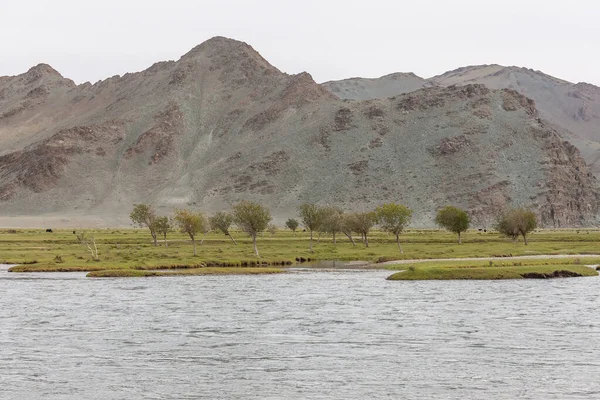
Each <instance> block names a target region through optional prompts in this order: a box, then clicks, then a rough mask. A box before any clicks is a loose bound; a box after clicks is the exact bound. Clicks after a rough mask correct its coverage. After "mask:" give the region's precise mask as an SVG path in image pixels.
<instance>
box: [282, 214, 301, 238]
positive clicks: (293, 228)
mask: <svg viewBox="0 0 600 400" xmlns="http://www.w3.org/2000/svg"><path fill="white" fill-rule="evenodd" d="M285 226H286V227H287V228H288V229H290V230H291V231H292V232H294V235H295V234H296V229H298V226H300V224H299V223H298V221H297V220H295V219H293V218H290V219H288V220H287V221H286V222H285Z"/></svg>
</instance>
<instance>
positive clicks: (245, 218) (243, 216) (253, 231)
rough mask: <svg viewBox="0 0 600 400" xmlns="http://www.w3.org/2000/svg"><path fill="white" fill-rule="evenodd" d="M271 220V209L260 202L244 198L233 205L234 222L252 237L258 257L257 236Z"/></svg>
mask: <svg viewBox="0 0 600 400" xmlns="http://www.w3.org/2000/svg"><path fill="white" fill-rule="evenodd" d="M271 220H272V218H271V213H270V212H269V210H268V209H267V208H266V207H265V206H263V205H261V204H259V203H255V202H252V201H248V200H242V201H240V202H239V203H237V204H236V205H234V206H233V222H234V223H235V224H236V225H237V226H238V228H240V229H241V230H243V231H244V232H246V233H247V234H248V235H250V236H251V237H252V242H253V244H254V254H256V256H257V257H259V254H258V247H257V246H256V236H257V235H258V234H259V233H260V232H263V231H264V230H265V229H267V227H268V226H269V222H271Z"/></svg>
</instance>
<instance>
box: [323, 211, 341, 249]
mask: <svg viewBox="0 0 600 400" xmlns="http://www.w3.org/2000/svg"><path fill="white" fill-rule="evenodd" d="M321 213H322V223H321V226H320V229H321V230H322V231H323V232H329V233H331V235H332V236H333V244H336V243H337V242H336V234H338V233H339V232H342V230H343V228H344V214H343V211H342V210H341V209H340V208H338V207H324V208H322V209H321Z"/></svg>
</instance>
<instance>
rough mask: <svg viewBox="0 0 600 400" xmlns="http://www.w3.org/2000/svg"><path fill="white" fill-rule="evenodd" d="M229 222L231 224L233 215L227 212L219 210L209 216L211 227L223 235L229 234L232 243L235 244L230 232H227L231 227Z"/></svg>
mask: <svg viewBox="0 0 600 400" xmlns="http://www.w3.org/2000/svg"><path fill="white" fill-rule="evenodd" d="M231 224H233V215H231V214H230V213H228V212H223V211H220V212H218V213H216V214H215V215H213V216H212V217H210V226H211V227H212V228H213V229H216V230H218V231H220V232H221V233H223V234H224V235H225V236H229V238H230V239H231V240H232V241H233V243H234V244H236V245H237V242H236V241H235V239H234V238H233V236H232V235H231V232H229V229H230V228H231Z"/></svg>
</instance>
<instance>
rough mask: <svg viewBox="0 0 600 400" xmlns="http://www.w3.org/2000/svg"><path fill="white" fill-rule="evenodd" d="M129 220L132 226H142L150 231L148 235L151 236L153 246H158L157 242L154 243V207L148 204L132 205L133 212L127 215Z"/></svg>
mask: <svg viewBox="0 0 600 400" xmlns="http://www.w3.org/2000/svg"><path fill="white" fill-rule="evenodd" d="M129 218H131V220H132V221H133V223H134V224H136V225H138V226H139V227H140V228H143V227H144V226H145V227H147V228H148V229H150V234H151V235H152V239H153V240H154V245H155V246H158V242H157V241H156V225H155V224H156V218H157V217H156V211H154V207H152V206H151V205H148V204H143V203H140V204H134V205H133V211H132V212H131V214H129Z"/></svg>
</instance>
